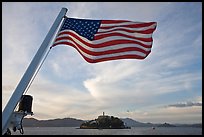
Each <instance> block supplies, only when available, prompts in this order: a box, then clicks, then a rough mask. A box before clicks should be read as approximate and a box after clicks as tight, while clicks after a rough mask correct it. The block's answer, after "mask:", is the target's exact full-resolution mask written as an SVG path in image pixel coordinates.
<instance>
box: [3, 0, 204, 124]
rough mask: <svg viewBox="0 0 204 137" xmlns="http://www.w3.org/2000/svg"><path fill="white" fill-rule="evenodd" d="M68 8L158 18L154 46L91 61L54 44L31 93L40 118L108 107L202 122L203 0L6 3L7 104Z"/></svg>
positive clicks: (135, 115)
mask: <svg viewBox="0 0 204 137" xmlns="http://www.w3.org/2000/svg"><path fill="white" fill-rule="evenodd" d="M63 7H65V8H67V9H68V12H67V14H66V16H67V17H72V18H84V19H101V20H102V19H111V20H112V19H124V20H130V21H139V22H149V21H153V22H157V28H156V30H155V32H154V33H153V46H152V52H151V53H150V54H149V55H148V57H147V58H145V59H144V60H137V59H121V60H114V61H106V62H100V63H94V64H91V63H88V62H86V61H85V60H84V59H83V58H82V56H81V55H80V54H79V53H78V52H77V51H76V50H75V49H74V48H73V47H69V46H65V45H60V46H56V47H54V48H52V49H51V50H50V52H49V54H48V56H47V58H46V60H45V62H44V63H43V65H42V67H41V68H40V70H39V72H38V73H37V75H36V77H35V79H34V81H33V83H32V84H31V86H30V88H29V89H28V91H27V92H26V94H27V95H32V96H33V106H32V111H33V112H34V115H33V116H32V117H33V118H36V119H39V120H46V119H55V118H67V117H70V118H76V119H82V120H91V119H95V118H97V117H98V116H99V115H102V113H103V112H105V114H106V115H109V116H116V117H120V118H127V117H128V118H132V119H134V120H137V121H140V122H152V123H164V122H169V123H202V44H201V43H202V3H201V2H172V3H171V2H154V3H151V2H65V3H64V2H3V3H2V111H3V109H4V107H5V105H6V104H7V102H8V100H9V99H10V97H11V95H12V94H13V92H14V90H15V88H16V86H17V85H18V83H19V81H20V80H21V78H22V76H23V75H24V73H25V71H26V69H27V67H28V66H29V64H30V63H31V61H32V59H33V57H34V56H35V54H36V53H37V50H38V49H39V47H40V45H41V43H42V42H43V40H44V38H45V36H46V35H47V33H48V31H49V29H50V27H51V26H52V24H53V22H54V20H55V19H56V17H57V15H58V14H59V12H60V10H61V8H63ZM27 117H29V116H27Z"/></svg>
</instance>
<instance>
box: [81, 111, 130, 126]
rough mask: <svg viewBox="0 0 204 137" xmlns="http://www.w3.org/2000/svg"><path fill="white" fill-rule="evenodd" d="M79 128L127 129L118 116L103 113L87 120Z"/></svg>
mask: <svg viewBox="0 0 204 137" xmlns="http://www.w3.org/2000/svg"><path fill="white" fill-rule="evenodd" d="M80 128H81V129H127V128H130V127H127V126H126V125H125V124H124V122H123V121H122V120H121V119H119V118H118V117H114V116H108V115H105V113H104V112H103V115H100V116H98V118H97V119H95V120H89V121H86V122H84V123H82V124H81V125H80Z"/></svg>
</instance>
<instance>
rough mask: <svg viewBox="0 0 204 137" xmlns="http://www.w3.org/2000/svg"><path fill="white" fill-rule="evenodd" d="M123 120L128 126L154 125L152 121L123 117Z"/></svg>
mask: <svg viewBox="0 0 204 137" xmlns="http://www.w3.org/2000/svg"><path fill="white" fill-rule="evenodd" d="M121 120H122V121H123V122H124V123H125V125H126V126H129V127H151V126H152V125H153V124H151V123H142V122H138V121H135V120H133V119H130V118H121Z"/></svg>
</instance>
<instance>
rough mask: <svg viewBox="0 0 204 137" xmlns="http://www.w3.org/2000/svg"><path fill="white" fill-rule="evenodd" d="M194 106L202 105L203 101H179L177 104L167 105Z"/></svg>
mask: <svg viewBox="0 0 204 137" xmlns="http://www.w3.org/2000/svg"><path fill="white" fill-rule="evenodd" d="M193 106H202V103H200V102H190V101H189V102H184V103H177V104H171V105H168V106H167V107H193Z"/></svg>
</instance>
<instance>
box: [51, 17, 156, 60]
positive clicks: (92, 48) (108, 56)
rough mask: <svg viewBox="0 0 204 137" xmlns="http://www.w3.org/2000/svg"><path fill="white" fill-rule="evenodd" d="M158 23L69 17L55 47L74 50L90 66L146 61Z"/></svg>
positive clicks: (64, 22) (60, 31) (56, 40)
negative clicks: (92, 64)
mask: <svg viewBox="0 0 204 137" xmlns="http://www.w3.org/2000/svg"><path fill="white" fill-rule="evenodd" d="M156 25H157V24H156V22H132V21H128V20H89V19H76V18H65V19H64V21H63V23H62V26H61V28H60V30H59V33H58V34H57V36H56V39H55V41H54V43H53V45H52V47H54V46H57V45H61V44H63V45H68V46H72V47H74V48H75V49H76V50H77V51H78V52H79V53H80V54H81V55H82V57H83V58H84V59H85V60H86V61H87V62H89V63H97V62H101V61H108V60H118V59H145V58H146V57H147V56H148V55H149V53H150V52H151V48H152V43H153V39H152V34H153V32H154V31H155V29H156Z"/></svg>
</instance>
